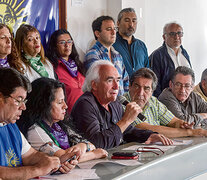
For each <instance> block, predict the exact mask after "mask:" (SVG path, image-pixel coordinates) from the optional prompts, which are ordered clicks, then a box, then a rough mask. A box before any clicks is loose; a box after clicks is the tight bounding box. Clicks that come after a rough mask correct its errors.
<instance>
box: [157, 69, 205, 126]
mask: <svg viewBox="0 0 207 180" xmlns="http://www.w3.org/2000/svg"><path fill="white" fill-rule="evenodd" d="M194 82H195V75H194V72H193V70H192V69H190V68H188V67H185V66H179V67H177V68H176V70H175V72H174V74H173V76H172V78H171V80H170V82H169V88H166V89H165V90H163V92H162V93H161V94H160V96H159V98H158V99H159V100H160V101H161V102H162V103H163V104H165V105H166V106H167V108H168V109H169V110H170V111H171V112H172V113H173V114H174V115H175V116H176V117H178V118H180V119H182V120H184V121H186V122H188V123H192V122H193V123H194V127H197V126H198V127H200V125H203V126H205V125H206V121H205V119H206V118H207V102H205V101H204V100H203V99H202V98H201V97H200V96H199V95H198V94H197V93H195V92H193V87H194Z"/></svg>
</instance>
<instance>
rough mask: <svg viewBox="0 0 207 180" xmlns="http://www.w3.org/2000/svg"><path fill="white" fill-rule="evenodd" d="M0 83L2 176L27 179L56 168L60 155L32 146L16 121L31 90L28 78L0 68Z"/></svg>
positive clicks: (0, 174) (14, 71) (0, 164)
mask: <svg viewBox="0 0 207 180" xmlns="http://www.w3.org/2000/svg"><path fill="white" fill-rule="evenodd" d="M0 82H1V83H0V177H1V179H30V178H33V177H36V176H42V175H46V174H48V173H50V172H51V171H55V170H57V169H58V168H59V166H60V160H59V158H57V157H52V156H50V157H49V156H47V155H46V154H44V153H41V152H39V151H36V150H35V149H34V148H32V147H31V146H30V144H29V143H28V142H27V140H26V139H25V137H24V136H23V135H22V134H21V132H20V131H19V129H18V127H17V125H16V123H15V122H16V121H17V120H18V119H19V118H20V116H21V114H22V111H23V110H25V109H26V106H25V103H26V99H25V98H26V96H27V92H29V91H30V90H31V84H30V83H29V80H28V79H27V78H25V77H24V76H23V75H22V74H20V73H19V72H18V71H16V70H14V69H10V68H6V67H5V68H0ZM74 163H75V161H74Z"/></svg>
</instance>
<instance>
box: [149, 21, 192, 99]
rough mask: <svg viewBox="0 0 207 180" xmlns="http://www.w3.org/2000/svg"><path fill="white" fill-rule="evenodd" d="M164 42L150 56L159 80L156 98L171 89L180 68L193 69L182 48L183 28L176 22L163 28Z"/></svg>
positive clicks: (155, 92) (155, 93) (152, 66)
mask: <svg viewBox="0 0 207 180" xmlns="http://www.w3.org/2000/svg"><path fill="white" fill-rule="evenodd" d="M162 37H163V39H164V42H163V44H162V46H161V47H159V48H158V49H156V50H155V51H154V52H152V54H151V55H150V57H149V59H150V66H151V68H152V70H153V71H154V72H155V74H156V75H157V78H158V85H157V89H156V90H155V91H154V96H156V97H158V96H159V95H160V94H161V92H162V91H163V90H164V89H165V88H167V87H169V81H170V78H171V76H172V74H173V72H174V71H175V69H176V68H177V67H178V66H186V67H191V63H190V57H189V55H188V53H187V51H186V50H185V49H184V48H183V46H182V37H183V28H182V26H181V25H180V24H177V23H175V22H172V23H168V24H166V25H165V26H164V28H163V35H162Z"/></svg>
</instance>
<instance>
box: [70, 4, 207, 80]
mask: <svg viewBox="0 0 207 180" xmlns="http://www.w3.org/2000/svg"><path fill="white" fill-rule="evenodd" d="M71 1H72V0H70V1H68V5H67V9H68V18H67V21H68V30H69V31H70V32H71V33H72V36H73V38H74V40H75V43H76V46H77V47H78V50H79V52H80V55H81V57H83V55H84V53H85V52H86V50H87V49H88V47H89V44H90V43H91V41H92V40H93V39H94V37H93V33H92V29H91V23H92V21H93V20H94V19H95V18H96V17H98V16H100V15H110V16H112V17H113V18H115V20H116V19H117V14H118V12H119V11H120V10H121V9H122V8H125V7H133V8H134V9H135V10H136V12H137V17H138V28H137V32H136V33H135V36H136V37H137V38H139V39H141V40H143V41H144V42H145V43H146V45H147V48H148V53H149V55H150V54H151V52H152V51H153V50H155V49H156V48H158V47H159V46H161V44H162V42H163V40H162V28H163V26H164V25H165V24H166V23H168V22H171V21H177V22H178V23H180V24H181V25H182V26H183V29H184V37H183V46H184V48H185V49H186V50H187V51H188V53H189V55H190V58H191V62H192V66H193V69H194V71H195V74H196V83H197V82H199V80H200V76H201V73H202V71H203V70H204V69H205V68H207V51H206V48H207V11H206V7H207V1H206V0H173V1H172V0H83V1H84V4H83V6H82V7H72V6H71ZM205 59H206V60H205Z"/></svg>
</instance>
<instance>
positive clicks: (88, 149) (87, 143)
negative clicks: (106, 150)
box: [84, 141, 91, 152]
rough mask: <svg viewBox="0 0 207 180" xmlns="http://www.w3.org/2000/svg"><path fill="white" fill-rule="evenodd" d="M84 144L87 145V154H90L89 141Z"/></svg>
mask: <svg viewBox="0 0 207 180" xmlns="http://www.w3.org/2000/svg"><path fill="white" fill-rule="evenodd" d="M84 143H85V144H86V148H87V149H86V152H89V151H90V150H91V148H90V145H89V142H88V141H84Z"/></svg>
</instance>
